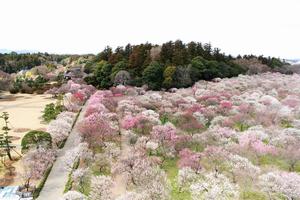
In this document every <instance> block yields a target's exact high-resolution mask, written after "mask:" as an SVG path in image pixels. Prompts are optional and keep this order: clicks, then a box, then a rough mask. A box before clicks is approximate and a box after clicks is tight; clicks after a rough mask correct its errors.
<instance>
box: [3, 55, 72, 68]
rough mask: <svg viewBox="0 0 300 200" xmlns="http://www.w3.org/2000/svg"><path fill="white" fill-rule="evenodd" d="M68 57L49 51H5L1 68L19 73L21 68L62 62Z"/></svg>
mask: <svg viewBox="0 0 300 200" xmlns="http://www.w3.org/2000/svg"><path fill="white" fill-rule="evenodd" d="M66 57H67V56H66V55H56V54H48V53H33V54H30V53H26V54H18V53H16V52H11V53H5V54H0V70H1V71H4V72H6V73H17V72H19V71H21V70H28V69H31V68H33V67H35V66H39V65H41V64H51V63H53V62H60V61H61V60H63V59H64V58H66Z"/></svg>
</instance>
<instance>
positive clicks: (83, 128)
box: [78, 113, 116, 146]
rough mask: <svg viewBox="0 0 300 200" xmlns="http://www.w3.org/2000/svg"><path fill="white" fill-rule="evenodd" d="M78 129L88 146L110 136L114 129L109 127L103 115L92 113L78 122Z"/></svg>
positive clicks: (113, 133)
mask: <svg viewBox="0 0 300 200" xmlns="http://www.w3.org/2000/svg"><path fill="white" fill-rule="evenodd" d="M78 129H79V131H80V133H81V136H82V137H83V139H84V140H85V141H86V142H88V144H89V145H90V146H94V145H97V144H99V143H102V142H103V141H104V140H105V139H109V138H112V137H113V136H114V135H115V132H116V130H115V129H114V128H112V127H111V125H110V123H109V121H108V119H106V118H104V117H103V115H101V114H98V113H93V114H91V115H89V116H88V117H86V118H84V119H83V120H82V121H81V122H79V125H78Z"/></svg>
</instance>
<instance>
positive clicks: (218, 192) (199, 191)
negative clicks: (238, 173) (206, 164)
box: [190, 173, 239, 200]
mask: <svg viewBox="0 0 300 200" xmlns="http://www.w3.org/2000/svg"><path fill="white" fill-rule="evenodd" d="M190 190H191V194H192V199H193V200H198V199H208V200H214V199H224V200H225V199H236V200H238V199H239V188H238V186H237V185H235V184H232V183H230V181H229V179H228V178H226V176H224V175H222V174H217V173H209V174H206V175H205V176H204V178H203V180H198V181H197V182H196V183H193V184H192V185H191V187H190Z"/></svg>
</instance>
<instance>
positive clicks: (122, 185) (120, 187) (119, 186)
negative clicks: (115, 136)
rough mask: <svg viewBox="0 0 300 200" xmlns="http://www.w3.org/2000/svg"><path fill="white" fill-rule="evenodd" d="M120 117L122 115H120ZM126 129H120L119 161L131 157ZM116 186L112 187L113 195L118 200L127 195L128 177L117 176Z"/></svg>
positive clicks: (115, 179) (115, 178)
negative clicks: (119, 197)
mask: <svg viewBox="0 0 300 200" xmlns="http://www.w3.org/2000/svg"><path fill="white" fill-rule="evenodd" d="M119 116H120V115H119ZM119 124H121V121H120V120H119ZM125 131H126V130H125V129H123V128H121V127H120V132H121V155H120V157H119V159H122V158H124V157H127V155H129V153H130V150H131V147H130V145H129V144H128V141H127V138H126V137H125ZM113 181H114V186H113V187H112V194H113V198H114V199H115V198H117V197H118V196H121V195H122V194H125V193H126V189H127V185H126V177H125V175H124V174H117V175H116V176H115V177H114V179H113Z"/></svg>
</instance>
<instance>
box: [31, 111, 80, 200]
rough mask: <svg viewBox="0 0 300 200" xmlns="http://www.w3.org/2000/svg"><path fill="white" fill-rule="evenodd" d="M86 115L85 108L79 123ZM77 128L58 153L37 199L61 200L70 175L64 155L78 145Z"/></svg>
mask: <svg viewBox="0 0 300 200" xmlns="http://www.w3.org/2000/svg"><path fill="white" fill-rule="evenodd" d="M84 113H85V106H84V107H83V109H82V111H81V113H80V115H79V117H78V119H77V122H78V121H80V120H81V119H82V118H83V117H84ZM76 124H77V123H76ZM76 127H77V126H76V125H75V127H74V128H73V130H72V131H71V133H70V135H69V137H68V140H67V141H66V144H65V146H64V148H63V149H61V150H60V151H59V152H58V156H57V159H56V161H55V163H54V165H53V167H52V170H51V172H50V174H49V176H48V179H47V181H46V183H45V185H44V187H43V190H42V191H41V193H40V196H39V197H38V198H37V200H60V199H61V197H62V195H63V191H64V188H65V185H66V183H67V180H68V175H69V171H68V170H66V169H65V163H64V155H65V153H66V152H67V151H68V150H70V149H72V148H74V147H76V146H77V145H78V144H75V143H76V137H77V136H76V135H77V134H78V131H77V128H76Z"/></svg>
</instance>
